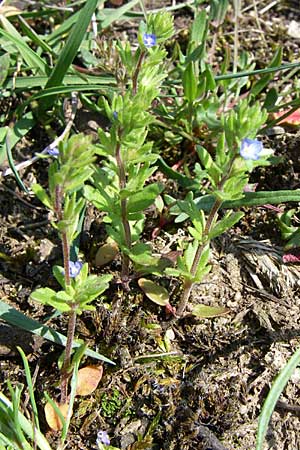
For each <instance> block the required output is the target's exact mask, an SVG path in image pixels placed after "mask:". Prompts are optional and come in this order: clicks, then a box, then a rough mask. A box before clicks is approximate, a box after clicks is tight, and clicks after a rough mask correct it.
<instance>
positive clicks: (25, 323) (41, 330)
mask: <svg viewBox="0 0 300 450" xmlns="http://www.w3.org/2000/svg"><path fill="white" fill-rule="evenodd" d="M0 318H1V319H2V320H4V321H5V322H7V323H10V324H11V325H14V326H16V327H19V328H22V329H23V330H26V331H29V332H30V333H34V334H37V335H38V336H41V337H43V338H44V339H47V340H48V341H51V342H54V343H55V344H59V345H62V346H64V347H65V345H66V342H67V338H66V336H64V335H63V334H61V333H59V332H58V331H55V330H53V329H52V328H50V327H47V326H46V325H43V324H41V323H40V322H38V321H37V320H34V319H31V318H30V317H27V316H25V315H24V314H22V313H21V312H19V311H17V310H16V309H15V308H13V307H12V306H10V305H7V304H6V303H5V302H2V301H1V300H0ZM80 345H81V344H80V343H78V342H75V343H74V345H73V347H75V348H77V347H79V346H80ZM85 354H86V355H87V356H90V357H91V358H95V359H98V360H99V361H104V362H107V363H109V364H113V365H115V363H114V362H113V361H111V360H110V359H108V358H106V357H105V356H103V355H100V353H97V352H95V351H93V350H90V349H87V350H86V352H85Z"/></svg>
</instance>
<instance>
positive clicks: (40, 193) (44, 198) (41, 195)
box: [31, 183, 53, 210]
mask: <svg viewBox="0 0 300 450" xmlns="http://www.w3.org/2000/svg"><path fill="white" fill-rule="evenodd" d="M31 189H32V191H33V192H34V194H35V195H36V196H37V198H38V199H39V200H40V201H41V202H42V203H43V204H44V205H45V206H46V207H47V208H49V209H50V210H52V209H53V206H52V204H51V200H50V197H49V195H48V194H47V192H46V191H45V189H44V188H43V187H42V186H41V185H40V184H38V183H35V184H33V185H32V186H31Z"/></svg>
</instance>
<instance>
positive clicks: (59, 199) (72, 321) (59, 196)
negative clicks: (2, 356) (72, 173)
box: [54, 185, 76, 404]
mask: <svg viewBox="0 0 300 450" xmlns="http://www.w3.org/2000/svg"><path fill="white" fill-rule="evenodd" d="M54 203H55V207H54V209H55V213H56V218H57V220H58V221H60V220H62V219H63V190H62V187H61V186H60V185H58V186H56V188H55V202H54ZM61 240H62V251H63V261H64V274H65V284H66V288H68V286H70V284H71V279H70V243H69V241H68V236H67V232H66V231H62V232H61ZM75 306H76V305H74V304H73V305H71V308H72V309H71V312H70V314H69V321H68V333H67V342H66V348H65V356H64V362H63V366H62V370H61V382H60V391H61V399H60V401H61V403H62V404H64V403H66V401H67V396H68V379H69V376H70V374H69V367H70V364H71V354H72V347H73V341H74V334H75V326H76V310H75Z"/></svg>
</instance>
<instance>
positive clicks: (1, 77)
mask: <svg viewBox="0 0 300 450" xmlns="http://www.w3.org/2000/svg"><path fill="white" fill-rule="evenodd" d="M9 64H10V56H9V54H8V53H5V54H4V55H1V56H0V86H1V87H2V86H3V83H4V81H5V79H6V77H7V75H8V69H9Z"/></svg>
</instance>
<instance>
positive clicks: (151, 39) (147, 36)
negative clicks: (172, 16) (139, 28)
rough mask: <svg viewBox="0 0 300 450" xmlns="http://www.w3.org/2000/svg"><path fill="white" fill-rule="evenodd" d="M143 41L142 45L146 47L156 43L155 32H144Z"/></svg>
mask: <svg viewBox="0 0 300 450" xmlns="http://www.w3.org/2000/svg"><path fill="white" fill-rule="evenodd" d="M143 42H144V45H145V46H146V47H147V48H151V47H153V46H154V45H156V36H155V34H151V33H144V34H143Z"/></svg>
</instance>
